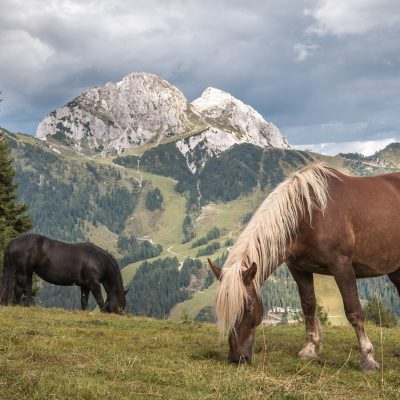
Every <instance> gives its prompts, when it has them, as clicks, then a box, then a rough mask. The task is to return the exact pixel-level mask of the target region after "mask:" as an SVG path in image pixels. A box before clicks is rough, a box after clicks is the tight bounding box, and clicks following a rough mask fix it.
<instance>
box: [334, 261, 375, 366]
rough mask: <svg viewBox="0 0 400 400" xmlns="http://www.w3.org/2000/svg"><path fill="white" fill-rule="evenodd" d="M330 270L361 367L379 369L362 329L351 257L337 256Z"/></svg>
mask: <svg viewBox="0 0 400 400" xmlns="http://www.w3.org/2000/svg"><path fill="white" fill-rule="evenodd" d="M330 270H331V273H332V275H333V277H334V278H335V281H336V284H337V285H338V287H339V290H340V293H341V295H342V298H343V304H344V310H345V312H346V317H347V319H348V321H349V322H350V323H351V325H353V327H354V330H355V331H356V334H357V338H358V344H359V348H360V352H361V368H362V369H363V370H364V371H379V369H380V367H379V364H378V363H377V362H376V361H375V360H374V347H373V346H372V343H371V341H370V340H369V339H368V336H367V335H366V333H365V331H364V312H363V310H362V308H361V304H360V299H359V297H358V291H357V283H356V278H355V275H354V269H353V265H352V262H351V259H350V258H349V257H345V256H342V257H338V260H337V262H336V263H335V265H334V266H332V268H331V269H330Z"/></svg>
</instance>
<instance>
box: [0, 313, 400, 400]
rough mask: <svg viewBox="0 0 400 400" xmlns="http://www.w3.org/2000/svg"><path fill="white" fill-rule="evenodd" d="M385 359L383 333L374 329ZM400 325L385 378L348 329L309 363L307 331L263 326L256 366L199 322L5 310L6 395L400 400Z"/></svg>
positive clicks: (1, 374) (1, 356) (332, 334)
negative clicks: (242, 361) (370, 367)
mask: <svg viewBox="0 0 400 400" xmlns="http://www.w3.org/2000/svg"><path fill="white" fill-rule="evenodd" d="M368 332H369V334H370V336H371V339H372V340H373V342H374V343H375V347H376V352H377V354H376V356H377V357H376V358H377V359H378V360H380V359H381V354H380V349H379V347H380V346H379V344H378V343H379V335H380V333H379V329H377V328H373V327H368ZM398 333H399V329H398V328H394V329H384V330H383V349H384V351H385V353H384V354H383V360H384V363H385V370H384V374H383V384H382V382H381V374H379V373H377V374H371V373H363V372H361V371H360V368H359V365H358V362H359V355H358V352H357V349H356V346H355V344H356V340H355V335H354V333H353V331H352V329H350V328H348V327H330V328H327V329H326V332H325V350H324V353H323V355H322V356H321V359H320V360H319V361H300V360H299V359H298V358H297V356H296V354H297V351H298V350H299V349H300V347H301V344H302V341H303V337H304V332H303V327H302V326H299V327H288V326H280V327H274V328H264V329H260V330H259V331H258V341H257V344H256V347H255V359H254V362H253V364H252V365H250V366H248V365H240V366H232V365H228V364H227V363H226V353H227V346H226V343H223V344H221V343H220V342H219V341H218V332H217V330H216V327H215V326H213V325H208V324H204V325H201V324H197V323H191V322H187V321H186V322H173V321H169V320H166V321H157V320H154V319H148V318H138V317H130V316H113V315H111V316H109V315H103V314H99V313H87V312H67V311H62V310H46V309H41V308H31V309H24V308H19V307H12V308H0V398H2V399H72V398H73V399H126V398H129V399H152V398H163V399H199V398H201V399H350V398H351V399H354V398H359V399H397V398H399V396H400V388H399V386H398V371H399V362H400V361H399V360H398V359H396V358H394V357H393V356H392V353H393V352H394V350H395V345H396V342H397V338H398Z"/></svg>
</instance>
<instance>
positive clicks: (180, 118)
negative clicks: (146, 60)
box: [36, 72, 289, 155]
mask: <svg viewBox="0 0 400 400" xmlns="http://www.w3.org/2000/svg"><path fill="white" fill-rule="evenodd" d="M210 93H211V94H213V95H212V96H211V97H210ZM216 93H218V94H219V99H220V101H219V102H218V101H216V96H215V94H216ZM211 98H212V99H214V102H213V103H212V108H213V110H214V111H213V112H214V116H213V115H211V111H210V107H208V108H207V107H203V106H204V105H206V104H207V101H208V104H210V99H211ZM246 121H247V122H246ZM206 130H209V133H208V135H209V136H210V135H212V134H213V133H215V132H218V134H219V136H221V135H222V134H224V135H229V136H231V137H233V140H230V141H231V142H234V143H243V142H247V143H253V144H255V145H258V146H260V147H265V146H272V147H279V148H288V147H289V145H288V144H287V141H286V139H285V138H284V137H283V136H282V134H281V132H280V131H279V129H278V128H277V127H276V126H275V125H273V124H272V123H270V122H267V121H265V120H264V119H263V117H262V116H261V115H260V114H259V113H258V112H257V111H255V110H254V109H253V108H252V107H250V106H247V105H245V104H244V103H243V102H241V101H240V100H238V99H235V98H234V97H233V96H232V95H230V94H229V93H227V92H223V91H220V90H218V89H213V88H208V89H206V90H205V91H204V92H203V94H202V96H201V97H199V98H198V99H196V100H194V101H193V102H192V103H190V102H189V101H188V100H187V99H186V97H185V96H184V95H183V93H182V92H181V91H180V90H179V89H178V88H176V87H175V86H173V85H171V84H170V83H169V82H167V81H165V80H163V79H161V78H159V77H158V76H156V75H154V74H150V73H145V72H141V73H132V74H129V75H127V76H125V77H124V78H123V79H122V80H121V81H119V82H115V83H114V82H108V83H106V84H105V85H104V86H102V87H96V88H91V89H88V90H86V91H85V92H83V93H82V94H81V95H79V96H78V97H76V98H75V99H74V100H72V101H71V102H69V103H67V104H66V105H65V106H63V107H60V108H58V109H56V110H54V111H52V112H51V113H50V114H49V115H47V116H46V117H45V118H44V119H43V121H42V122H40V124H39V125H38V128H37V131H36V137H37V138H39V139H42V140H47V139H48V138H51V139H52V140H56V141H58V142H62V143H64V144H66V145H69V146H72V147H73V148H75V149H76V150H79V151H86V152H88V153H90V154H93V153H100V154H102V155H108V154H114V153H117V154H120V153H122V152H124V151H125V150H129V149H135V148H137V147H139V146H142V145H144V144H149V143H156V144H158V143H160V142H162V141H163V140H165V139H168V138H175V137H176V138H178V137H179V136H182V135H190V134H191V133H193V134H195V133H201V132H204V131H206ZM225 141H226V140H225ZM228 141H229V140H228Z"/></svg>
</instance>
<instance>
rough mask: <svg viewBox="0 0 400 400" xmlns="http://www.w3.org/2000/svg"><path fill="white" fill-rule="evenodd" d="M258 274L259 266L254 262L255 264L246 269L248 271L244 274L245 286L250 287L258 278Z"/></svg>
mask: <svg viewBox="0 0 400 400" xmlns="http://www.w3.org/2000/svg"><path fill="white" fill-rule="evenodd" d="M256 273H257V264H256V263H255V262H253V264H251V267H250V268H248V269H246V271H244V272H243V273H242V279H243V283H244V284H245V285H249V284H250V283H251V281H252V280H253V279H254V277H255V276H256Z"/></svg>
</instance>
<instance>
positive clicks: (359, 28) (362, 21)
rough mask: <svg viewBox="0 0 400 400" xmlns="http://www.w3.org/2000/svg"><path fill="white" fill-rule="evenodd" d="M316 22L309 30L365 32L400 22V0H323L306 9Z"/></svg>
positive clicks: (334, 32) (318, 32) (323, 32)
mask: <svg viewBox="0 0 400 400" xmlns="http://www.w3.org/2000/svg"><path fill="white" fill-rule="evenodd" d="M305 15H306V16H311V17H312V18H314V20H315V22H314V24H312V25H311V26H310V27H309V28H308V29H307V32H308V33H311V34H313V33H315V34H318V35H325V34H334V35H343V34H365V33H367V32H369V31H371V30H374V29H377V28H391V27H393V25H396V24H399V23H400V1H399V0H320V1H319V2H318V4H317V5H316V7H314V8H311V9H306V10H305Z"/></svg>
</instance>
